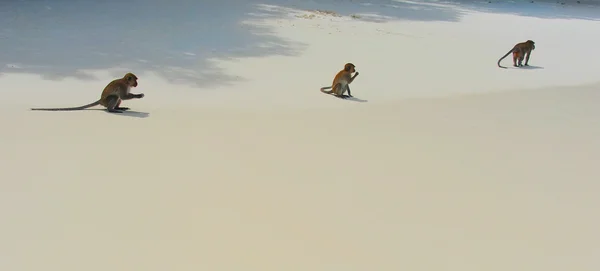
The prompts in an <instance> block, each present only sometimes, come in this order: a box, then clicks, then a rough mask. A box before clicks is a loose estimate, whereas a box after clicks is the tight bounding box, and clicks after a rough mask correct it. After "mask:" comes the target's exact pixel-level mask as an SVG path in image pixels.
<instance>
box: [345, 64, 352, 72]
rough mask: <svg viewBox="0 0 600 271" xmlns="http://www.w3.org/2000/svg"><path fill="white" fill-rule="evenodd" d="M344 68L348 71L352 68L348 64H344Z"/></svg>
mask: <svg viewBox="0 0 600 271" xmlns="http://www.w3.org/2000/svg"><path fill="white" fill-rule="evenodd" d="M344 70H345V71H347V72H349V71H350V70H352V67H351V66H350V65H348V64H346V66H344Z"/></svg>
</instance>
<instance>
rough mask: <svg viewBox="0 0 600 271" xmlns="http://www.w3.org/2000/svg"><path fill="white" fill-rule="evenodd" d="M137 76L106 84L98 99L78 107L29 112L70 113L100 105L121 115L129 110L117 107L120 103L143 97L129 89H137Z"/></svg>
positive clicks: (129, 74) (124, 77) (129, 75)
mask: <svg viewBox="0 0 600 271" xmlns="http://www.w3.org/2000/svg"><path fill="white" fill-rule="evenodd" d="M137 80H138V78H137V76H135V74H133V73H130V72H129V73H127V74H125V76H123V77H122V78H118V79H115V80H113V81H111V82H110V83H108V85H107V86H106V87H105V88H104V90H103V91H102V94H101V95H100V99H99V100H97V101H95V102H93V103H91V104H88V105H83V106H79V107H68V108H31V110H44V111H71V110H83V109H86V108H89V107H92V106H96V105H102V106H104V107H106V110H107V111H108V112H111V113H123V111H125V110H129V108H128V107H119V105H121V101H123V100H130V99H141V98H143V97H144V94H143V93H140V94H132V93H130V92H129V91H130V89H131V88H132V87H137V85H138V83H137Z"/></svg>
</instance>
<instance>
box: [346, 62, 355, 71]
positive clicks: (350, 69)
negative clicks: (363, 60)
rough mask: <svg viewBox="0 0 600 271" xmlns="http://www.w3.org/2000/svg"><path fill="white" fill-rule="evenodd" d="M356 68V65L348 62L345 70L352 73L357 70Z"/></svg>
mask: <svg viewBox="0 0 600 271" xmlns="http://www.w3.org/2000/svg"><path fill="white" fill-rule="evenodd" d="M354 68H355V66H354V64H352V63H346V65H344V71H347V72H350V73H353V72H356V70H355V69H354Z"/></svg>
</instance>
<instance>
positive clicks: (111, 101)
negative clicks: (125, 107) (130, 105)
mask: <svg viewBox="0 0 600 271" xmlns="http://www.w3.org/2000/svg"><path fill="white" fill-rule="evenodd" d="M120 100H121V99H119V96H116V95H110V96H108V97H106V111H108V112H110V113H123V111H121V110H119V109H117V106H118V105H119V104H120V102H121V101H120Z"/></svg>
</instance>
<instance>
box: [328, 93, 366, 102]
mask: <svg viewBox="0 0 600 271" xmlns="http://www.w3.org/2000/svg"><path fill="white" fill-rule="evenodd" d="M331 96H333V97H335V98H337V99H340V100H344V101H353V102H357V103H366V102H368V101H367V100H363V99H360V98H356V97H347V96H346V98H340V97H337V96H335V95H331Z"/></svg>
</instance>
